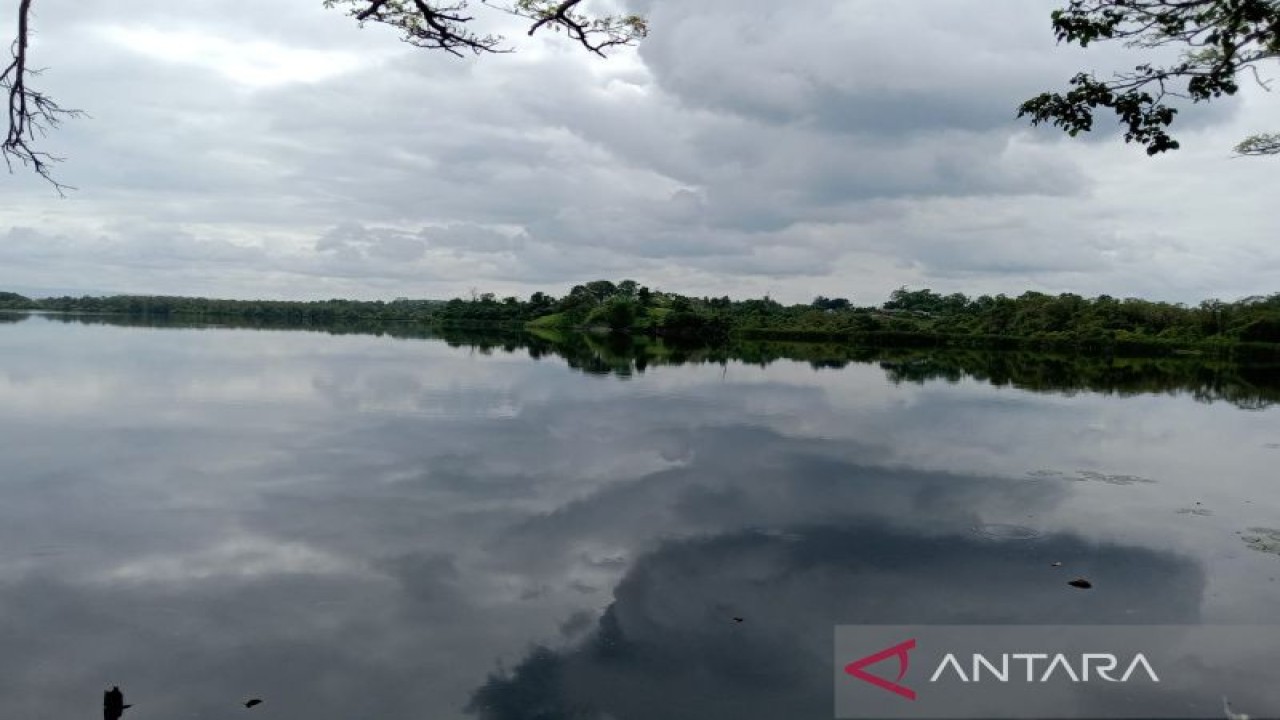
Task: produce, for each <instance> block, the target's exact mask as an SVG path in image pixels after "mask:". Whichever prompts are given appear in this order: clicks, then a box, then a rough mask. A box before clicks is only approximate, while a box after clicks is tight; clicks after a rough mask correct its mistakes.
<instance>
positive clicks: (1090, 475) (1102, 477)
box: [1076, 470, 1155, 485]
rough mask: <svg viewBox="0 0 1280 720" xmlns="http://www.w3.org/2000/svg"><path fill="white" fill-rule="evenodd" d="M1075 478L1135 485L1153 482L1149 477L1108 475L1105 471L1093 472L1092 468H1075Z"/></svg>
mask: <svg viewBox="0 0 1280 720" xmlns="http://www.w3.org/2000/svg"><path fill="white" fill-rule="evenodd" d="M1076 475H1077V476H1078V477H1077V480H1080V481H1090V482H1100V483H1106V484H1108V485H1137V484H1139V483H1142V484H1150V483H1154V482H1155V480H1152V479H1151V478H1144V477H1142V476H1140V475H1108V474H1107V473H1100V472H1095V471H1093V470H1077V471H1076Z"/></svg>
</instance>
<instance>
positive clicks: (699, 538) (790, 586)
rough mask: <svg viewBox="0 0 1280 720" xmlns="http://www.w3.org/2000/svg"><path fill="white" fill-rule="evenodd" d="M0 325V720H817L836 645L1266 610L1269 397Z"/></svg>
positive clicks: (901, 357) (580, 353)
mask: <svg viewBox="0 0 1280 720" xmlns="http://www.w3.org/2000/svg"><path fill="white" fill-rule="evenodd" d="M3 319H4V320H5V322H0V462H2V465H0V467H2V472H0V483H2V485H0V488H2V490H3V493H4V500H3V502H2V503H0V627H2V628H3V629H2V631H0V640H2V643H0V698H3V702H4V705H5V708H4V711H3V715H4V716H6V717H14V718H29V719H34V718H49V719H51V720H52V719H57V720H66V719H67V718H77V717H84V718H88V717H97V713H98V712H99V706H100V703H101V693H102V691H103V690H104V689H106V688H108V687H110V686H111V685H119V686H120V687H121V688H122V689H123V690H124V692H125V697H126V702H128V703H132V704H133V705H134V708H133V709H131V710H129V711H127V712H126V714H125V718H131V719H132V720H145V719H146V718H226V717H233V716H238V715H239V713H251V716H252V717H262V718H286V719H290V720H293V719H297V720H302V719H304V718H305V719H307V720H315V719H319V718H334V719H335V720H337V719H341V720H349V719H352V718H370V719H374V718H386V719H398V718H433V719H436V718H464V717H476V718H486V719H488V718H493V719H508V718H547V719H550V718H617V719H632V718H674V719H680V720H683V719H686V718H687V719H688V720H694V719H695V718H696V719H698V720H720V719H724V720H729V719H732V720H744V719H748V720H750V719H759V720H766V719H768V720H777V719H779V718H811V717H812V718H828V717H831V714H832V709H831V704H832V698H831V666H832V655H831V653H832V628H833V626H835V625H837V624H870V623H896V624H916V623H950V624H968V623H1043V624H1055V623H1056V624H1083V623H1094V624H1160V623H1170V624H1222V623H1262V624H1269V623H1271V622H1272V621H1273V620H1274V617H1275V614H1276V609H1277V607H1278V606H1280V582H1277V578H1280V491H1277V486H1276V483H1277V480H1278V478H1277V473H1276V468H1277V465H1280V414H1277V410H1276V407H1275V406H1274V404H1273V403H1274V402H1275V399H1276V398H1278V397H1280V392H1277V389H1278V388H1280V377H1278V376H1277V373H1275V372H1274V371H1270V370H1250V369H1247V368H1245V369H1239V368H1230V367H1225V368H1224V367H1222V366H1217V367H1213V366H1208V365H1197V364H1194V363H1193V362H1192V361H1190V360H1186V361H1182V360H1160V361H1149V362H1139V361H1132V362H1127V361H1119V360H1115V361H1112V360H1101V359H1100V360H1097V361H1091V362H1073V361H1064V360H1061V359H1059V360H1052V359H1044V358H1034V357H1027V356H1013V355H1009V356H999V355H990V356H980V355H970V356H960V357H952V356H939V355H930V354H929V353H927V352H923V351H921V352H916V353H914V354H913V353H909V352H906V351H903V352H901V353H898V354H893V353H888V354H886V353H880V354H877V353H874V352H872V353H870V354H867V355H866V357H865V358H860V357H856V356H855V357H844V358H842V359H837V360H832V359H830V358H829V357H825V356H822V354H821V353H818V354H817V355H815V356H813V357H809V358H801V359H787V357H788V355H793V356H803V355H804V353H805V352H807V351H805V350H803V349H797V348H796V347H794V346H791V347H781V349H778V348H772V349H771V348H770V347H769V346H764V345H760V346H752V347H751V348H750V349H749V352H748V351H747V350H741V351H739V352H737V353H736V357H737V358H741V359H735V357H734V354H733V353H730V354H728V355H725V354H723V353H720V354H718V353H716V352H709V351H688V352H686V351H680V352H674V351H669V350H663V351H662V352H657V353H656V354H655V353H650V354H647V355H644V356H643V357H642V358H641V361H640V362H639V363H636V362H635V361H634V360H635V358H634V357H631V356H629V355H628V354H627V353H628V352H630V351H619V350H618V349H617V348H616V347H612V346H611V345H610V344H609V343H607V342H603V341H599V340H595V341H592V340H581V341H576V344H575V345H573V346H572V348H571V349H563V348H561V349H557V348H556V347H555V346H548V345H547V344H546V343H543V342H540V341H538V340H537V339H529V340H528V341H527V342H526V341H509V340H508V341H498V342H495V343H488V342H483V343H471V342H468V341H465V340H458V339H456V338H452V339H449V341H448V342H446V341H444V340H441V339H431V338H412V337H408V338H398V337H392V336H390V335H382V336H377V335H361V334H329V333H323V332H303V331H286V330H274V329H265V330H264V329H244V328H240V329H236V328H216V327H208V328H199V327H147V326H129V325H128V324H116V323H112V322H110V321H108V320H107V319H96V320H95V319H84V321H83V322H81V321H74V320H73V319H70V318H65V317H61V318H60V317H53V316H22V315H10V316H6V317H5V318H3ZM143 325H145V324H143ZM611 348H612V349H611ZM624 350H625V349H624ZM826 352H828V354H833V353H834V354H837V355H838V354H839V353H840V352H841V351H840V350H833V349H827V351H826ZM1055 563H1061V564H1062V565H1061V567H1057V566H1055V565H1054V564H1055ZM1076 577H1083V578H1087V579H1088V580H1089V581H1090V582H1091V583H1092V584H1093V588H1092V589H1089V590H1079V589H1076V588H1074V587H1070V586H1069V585H1068V584H1067V581H1068V580H1071V579H1073V578H1076ZM250 698H260V699H262V701H263V702H262V704H261V705H259V706H257V707H255V708H253V709H252V710H246V709H245V708H244V707H243V703H244V702H245V701H246V700H248V699H250ZM1210 700H1211V701H1212V702H1217V698H1216V697H1214V698H1210ZM1210 707H1213V705H1212V703H1211V704H1210Z"/></svg>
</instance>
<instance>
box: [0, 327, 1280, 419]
mask: <svg viewBox="0 0 1280 720" xmlns="http://www.w3.org/2000/svg"><path fill="white" fill-rule="evenodd" d="M27 317H28V316H27V315H24V314H8V313H0V322H19V321H21V320H23V319H26V318H27ZM43 317H46V318H48V319H49V320H53V321H57V322H68V323H85V324H110V325H122V326H134V327H182V328H209V327H215V326H211V325H209V324H207V323H198V322H182V321H172V320H163V319H155V318H146V317H140V316H127V315H45V316H43ZM216 327H234V328H242V329H260V330H309V331H313V332H324V333H328V334H331V335H348V334H359V335H377V336H388V337H394V338H403V339H440V340H444V341H445V342H446V343H448V344H449V345H450V346H451V347H466V348H471V349H473V350H475V351H476V352H478V353H480V354H484V355H489V354H492V353H494V352H502V353H506V354H514V353H517V352H521V351H523V352H525V353H527V354H528V355H529V357H531V358H533V359H543V358H549V357H558V358H560V359H562V360H564V361H565V363H566V364H567V365H568V366H569V367H571V368H573V369H575V370H579V371H581V372H583V373H587V374H591V375H613V376H615V377H619V378H627V377H632V376H634V375H637V374H643V373H644V372H645V371H646V370H647V369H648V368H650V367H652V366H661V365H686V364H692V365H703V364H715V365H721V366H726V365H727V364H728V363H729V362H731V361H732V362H738V363H745V364H748V365H757V366H760V367H765V366H768V365H770V364H771V363H775V362H778V361H783V360H786V361H796V362H805V363H808V364H809V365H810V366H811V367H813V368H814V369H815V370H827V369H840V368H844V367H846V366H848V365H850V364H872V363H874V364H878V365H879V366H880V367H881V368H882V369H883V370H884V372H885V375H886V377H887V378H888V379H889V381H890V382H894V383H917V384H923V383H927V382H936V381H945V382H953V383H954V382H959V381H961V380H964V379H966V378H969V379H973V380H977V381H980V382H986V383H989V384H991V385H994V386H997V387H1015V388H1018V389H1021V390H1030V391H1033V392H1054V393H1068V394H1070V393H1074V392H1080V391H1088V392H1100V393H1107V394H1116V395H1121V396H1130V395H1150V394H1184V393H1185V394H1189V395H1191V396H1192V397H1194V398H1195V399H1196V400H1197V401H1200V402H1206V403H1212V402H1220V401H1222V402H1229V403H1231V404H1233V405H1235V406H1237V407H1240V408H1243V409H1250V410H1253V409H1263V408H1267V407H1270V406H1271V405H1273V404H1275V403H1277V402H1280V372H1277V365H1276V363H1274V362H1269V363H1261V362H1258V363H1249V362H1233V361H1230V360H1222V359H1210V358H1205V357H1196V356H1183V357H1164V358H1122V357H1112V356H1105V355H1055V354H1047V353H1036V352H1025V351H1015V350H1002V351H992V350H962V349H948V348H928V347H925V348H920V347H866V346H855V345H848V344H841V343H816V342H772V341H731V342H727V343H722V344H716V345H708V344H700V343H697V342H680V341H675V340H672V339H666V340H663V339H655V338H649V337H644V336H629V335H625V334H607V335H591V334H581V333H560V332H544V333H527V332H523V331H521V330H516V329H511V330H506V331H495V330H492V329H488V330H469V329H461V328H453V329H444V330H430V329H427V328H424V327H421V326H416V325H407V324H395V323H386V324H380V323H328V324H324V325H309V324H305V323H302V324H300V323H296V322H293V323H284V322H273V321H258V322H234V323H228V324H226V325H219V326H216Z"/></svg>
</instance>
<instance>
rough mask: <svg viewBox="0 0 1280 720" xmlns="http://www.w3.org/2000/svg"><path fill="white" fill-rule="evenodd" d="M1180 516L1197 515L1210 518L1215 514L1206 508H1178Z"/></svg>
mask: <svg viewBox="0 0 1280 720" xmlns="http://www.w3.org/2000/svg"><path fill="white" fill-rule="evenodd" d="M1178 514H1179V515H1197V516H1199V517H1209V516H1210V515H1212V514H1213V511H1212V510H1206V509H1205V508H1178Z"/></svg>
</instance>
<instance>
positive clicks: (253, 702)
mask: <svg viewBox="0 0 1280 720" xmlns="http://www.w3.org/2000/svg"><path fill="white" fill-rule="evenodd" d="M261 704H262V700H260V699H258V698H253V699H252V700H246V701H245V703H244V706H245V707H247V708H251V707H254V706H255V705H261Z"/></svg>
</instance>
